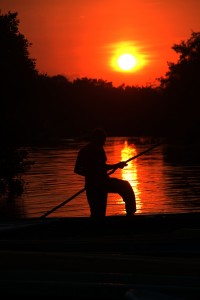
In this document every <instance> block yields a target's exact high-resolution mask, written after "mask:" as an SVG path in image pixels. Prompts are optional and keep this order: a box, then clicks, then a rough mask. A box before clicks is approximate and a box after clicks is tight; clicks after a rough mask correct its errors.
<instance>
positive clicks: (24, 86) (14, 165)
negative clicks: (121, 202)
mask: <svg viewBox="0 0 200 300" xmlns="http://www.w3.org/2000/svg"><path fill="white" fill-rule="evenodd" d="M18 25H19V20H18V19H17V13H11V12H8V14H5V15H3V14H1V15H0V58H1V59H0V84H1V97H0V143H1V144H0V195H7V196H8V197H11V196H13V195H14V194H19V193H22V192H23V186H24V182H23V180H22V178H21V175H22V173H24V172H25V171H26V170H27V167H28V166H30V164H31V162H30V161H28V160H27V155H28V153H27V152H26V151H24V150H22V149H19V148H18V147H19V144H20V142H19V136H20V134H21V132H20V131H23V130H24V131H25V130H27V129H28V128H27V127H26V116H27V109H28V106H29V101H28V100H29V96H30V94H31V91H32V90H33V86H34V80H35V79H36V77H37V75H38V72H37V71H36V69H35V60H34V59H30V58H29V52H28V47H29V46H30V45H31V44H30V43H29V42H28V41H27V40H26V39H25V37H24V36H23V35H22V34H21V33H20V32H19V30H18ZM22 116H24V117H22Z"/></svg>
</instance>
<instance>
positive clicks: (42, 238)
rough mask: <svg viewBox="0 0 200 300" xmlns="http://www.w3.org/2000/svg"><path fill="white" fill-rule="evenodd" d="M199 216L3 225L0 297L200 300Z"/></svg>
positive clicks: (48, 220)
mask: <svg viewBox="0 0 200 300" xmlns="http://www.w3.org/2000/svg"><path fill="white" fill-rule="evenodd" d="M199 216H200V214H199V213H191V214H166V215H165V214H163V215H136V216H135V217H134V218H133V219H127V218H126V217H106V218H105V219H104V220H102V221H99V222H97V221H94V220H92V219H90V218H62V219H53V218H46V219H25V220H16V221H15V222H14V221H12V220H10V221H9V222H2V223H1V225H0V249H1V250H0V264H1V268H0V270H1V271H0V284H1V289H0V296H3V297H5V296H21V297H22V296H25V297H29V298H30V297H33V298H35V297H38V296H41V297H44V296H45V297H54V298H55V297H56V298H65V299H143V300H144V299H145V300H147V299H160V300H162V299H188V300H189V299H199V293H200V275H199V274H200V272H199V271H200V222H199Z"/></svg>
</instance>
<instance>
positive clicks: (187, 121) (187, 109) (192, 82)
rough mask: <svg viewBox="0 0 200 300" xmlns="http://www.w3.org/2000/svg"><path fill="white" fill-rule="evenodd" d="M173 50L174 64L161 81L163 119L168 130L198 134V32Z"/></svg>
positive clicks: (199, 37)
mask: <svg viewBox="0 0 200 300" xmlns="http://www.w3.org/2000/svg"><path fill="white" fill-rule="evenodd" d="M172 49H173V50H174V51H175V52H176V53H177V54H178V55H179V59H178V61H177V63H168V66H169V71H168V72H167V73H166V75H165V77H161V78H160V84H161V88H162V89H163V90H164V96H165V105H166V110H165V111H166V118H165V122H167V124H168V126H169V128H170V130H171V131H172V130H173V131H177V133H180V134H181V133H182V134H183V133H185V134H190V135H191V134H193V135H195V134H197V129H198V128H199V125H200V124H199V110H200V101H199V98H200V89H199V86H200V72H199V70H200V32H192V33H191V37H190V38H189V39H188V40H187V41H182V42H181V43H180V44H175V45H174V46H173V47H172Z"/></svg>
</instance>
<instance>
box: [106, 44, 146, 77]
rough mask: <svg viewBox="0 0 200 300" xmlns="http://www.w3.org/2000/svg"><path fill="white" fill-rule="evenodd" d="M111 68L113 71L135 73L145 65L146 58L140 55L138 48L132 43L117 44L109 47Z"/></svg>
mask: <svg viewBox="0 0 200 300" xmlns="http://www.w3.org/2000/svg"><path fill="white" fill-rule="evenodd" d="M111 50H112V57H111V63H110V65H111V67H112V69H113V70H114V71H117V72H124V73H131V72H136V71H138V70H140V69H141V68H143V67H144V66H145V65H146V64H147V57H146V56H145V55H144V54H142V51H141V50H140V48H139V46H136V44H135V43H133V42H132V41H125V42H119V43H115V44H112V45H111Z"/></svg>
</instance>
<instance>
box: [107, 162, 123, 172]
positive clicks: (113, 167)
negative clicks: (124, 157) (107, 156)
mask: <svg viewBox="0 0 200 300" xmlns="http://www.w3.org/2000/svg"><path fill="white" fill-rule="evenodd" d="M126 166H127V163H126V162H125V161H120V162H119V163H117V164H106V170H107V171H109V170H116V169H123V168H124V167H126Z"/></svg>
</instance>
